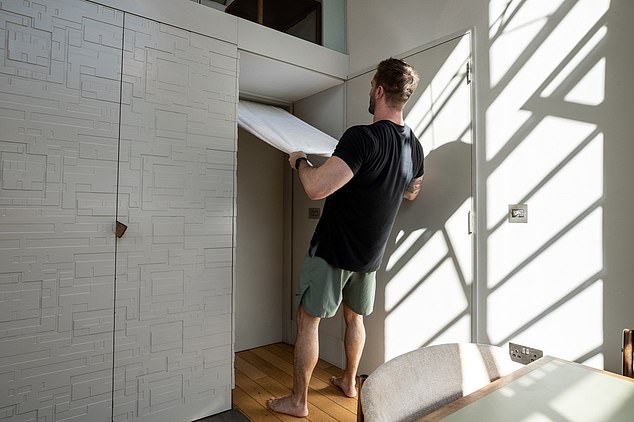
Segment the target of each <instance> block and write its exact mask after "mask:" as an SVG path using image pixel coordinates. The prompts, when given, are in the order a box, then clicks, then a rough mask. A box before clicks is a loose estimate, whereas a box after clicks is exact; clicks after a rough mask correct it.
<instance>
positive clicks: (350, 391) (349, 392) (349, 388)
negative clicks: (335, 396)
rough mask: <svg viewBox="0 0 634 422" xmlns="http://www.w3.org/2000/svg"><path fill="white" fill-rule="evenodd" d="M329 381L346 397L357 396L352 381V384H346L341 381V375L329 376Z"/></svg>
mask: <svg viewBox="0 0 634 422" xmlns="http://www.w3.org/2000/svg"><path fill="white" fill-rule="evenodd" d="M330 383H331V384H332V385H334V386H335V387H338V388H339V389H340V390H341V391H342V392H343V394H345V395H346V396H348V397H356V396H357V389H356V388H355V384H354V383H353V384H352V385H347V384H345V383H344V382H343V378H341V377H331V378H330Z"/></svg>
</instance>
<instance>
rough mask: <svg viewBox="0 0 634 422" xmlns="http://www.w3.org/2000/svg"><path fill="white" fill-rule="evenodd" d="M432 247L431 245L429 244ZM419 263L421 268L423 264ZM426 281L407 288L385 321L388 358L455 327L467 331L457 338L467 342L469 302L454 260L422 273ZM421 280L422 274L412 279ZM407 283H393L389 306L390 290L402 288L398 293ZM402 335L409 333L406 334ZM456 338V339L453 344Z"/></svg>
mask: <svg viewBox="0 0 634 422" xmlns="http://www.w3.org/2000/svg"><path fill="white" fill-rule="evenodd" d="M430 247H431V245H430ZM421 264H422V262H419V263H418V265H421ZM423 276H424V277H426V279H425V280H424V281H423V282H422V283H418V282H417V283H415V284H414V286H412V287H413V288H412V289H411V290H410V289H407V290H408V291H407V292H406V293H407V294H406V295H404V296H401V295H400V294H399V297H401V300H402V301H401V302H399V303H398V306H396V307H394V306H389V305H388V307H390V308H393V309H392V311H391V312H390V313H389V314H388V315H387V317H386V319H385V359H386V360H387V359H391V358H393V357H395V355H399V354H401V353H403V351H404V350H413V349H416V348H418V347H421V346H422V345H424V344H427V343H428V342H429V341H430V340H432V339H433V338H434V336H437V335H439V334H440V333H443V334H445V335H446V334H447V333H446V332H445V331H453V333H456V331H457V330H456V329H453V330H452V327H453V326H454V325H456V324H457V325H458V329H459V330H464V331H463V332H462V333H461V334H462V335H459V336H458V337H457V338H461V339H468V338H469V336H470V332H471V328H470V324H465V323H464V318H463V317H464V316H465V315H466V313H467V309H468V306H469V302H468V300H467V298H466V297H465V292H464V290H463V289H462V286H461V283H460V280H458V279H457V278H456V269H455V266H454V265H453V263H452V262H451V260H449V259H445V260H443V262H442V264H441V265H440V266H439V267H437V268H435V269H433V271H432V272H430V273H427V274H423ZM413 278H414V279H415V280H420V275H417V276H414V277H413ZM405 281H406V280H394V279H393V280H391V281H390V283H389V285H388V289H387V291H386V295H385V296H386V303H388V302H390V303H391V304H392V305H394V303H393V301H394V297H391V298H390V299H388V296H391V292H390V291H389V290H390V287H391V286H394V285H399V287H400V288H399V293H400V292H402V290H403V289H404V288H405V287H404V286H401V285H400V283H401V282H405ZM403 333H410V334H409V335H404V334H403ZM455 339H456V337H454V341H456V340H455Z"/></svg>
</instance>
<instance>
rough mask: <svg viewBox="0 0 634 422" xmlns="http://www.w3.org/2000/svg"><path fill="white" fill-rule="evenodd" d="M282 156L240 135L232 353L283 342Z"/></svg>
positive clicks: (260, 142)
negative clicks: (233, 342)
mask: <svg viewBox="0 0 634 422" xmlns="http://www.w3.org/2000/svg"><path fill="white" fill-rule="evenodd" d="M286 167H287V164H286V156H285V155H284V154H283V153H282V152H280V151H278V150H276V149H275V148H273V147H272V146H270V145H268V144H266V143H264V142H262V141H261V140H260V139H258V138H256V137H255V136H253V135H251V134H250V133H249V132H246V131H244V130H242V129H240V130H238V188H237V197H238V198H237V224H236V225H237V243H236V283H235V304H236V305H235V319H236V323H235V338H236V344H235V348H236V351H240V350H245V349H251V348H253V347H258V346H263V345H266V344H271V343H277V342H280V341H282V327H283V322H284V321H283V319H282V309H283V304H282V300H283V299H286V300H288V297H289V295H288V294H285V291H284V276H285V269H284V234H285V226H286V224H287V223H286V222H285V220H284V218H285V216H286V215H285V211H284V209H285V208H286V207H288V206H290V204H286V203H285V196H284V171H285V170H286Z"/></svg>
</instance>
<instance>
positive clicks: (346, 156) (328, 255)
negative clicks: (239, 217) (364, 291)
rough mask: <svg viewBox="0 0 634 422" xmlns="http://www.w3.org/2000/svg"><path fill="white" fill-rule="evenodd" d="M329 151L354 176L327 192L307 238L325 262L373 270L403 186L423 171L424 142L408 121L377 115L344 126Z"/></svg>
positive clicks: (383, 250) (381, 253) (377, 261)
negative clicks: (397, 121)
mask: <svg viewBox="0 0 634 422" xmlns="http://www.w3.org/2000/svg"><path fill="white" fill-rule="evenodd" d="M333 156H337V157H339V158H341V159H342V160H343V161H345V162H346V164H348V166H349V167H350V169H351V170H352V172H353V173H354V176H353V177H352V179H351V180H350V181H349V182H348V183H346V184H345V185H344V186H343V187H341V188H340V189H339V190H337V191H336V192H334V193H333V194H332V195H330V196H329V197H328V198H326V204H325V205H324V210H323V213H322V216H321V218H320V220H319V223H318V224H317V228H316V229H315V234H314V235H313V239H312V241H311V244H312V245H315V244H316V243H318V247H317V251H316V255H317V256H319V257H321V258H323V259H325V260H326V261H327V262H328V263H330V265H333V266H335V267H338V268H342V269H345V270H349V271H357V272H371V271H376V270H377V269H378V268H379V267H380V265H381V261H382V259H383V254H384V252H385V246H386V244H387V240H388V237H389V235H390V231H391V230H392V226H393V225H394V220H395V219H396V214H397V213H398V209H399V207H400V205H401V202H402V200H403V194H404V193H405V189H406V188H407V185H408V184H409V183H410V182H411V181H412V179H414V178H416V177H420V176H422V174H423V148H422V147H421V145H420V143H419V142H418V139H417V138H416V135H414V133H413V132H412V130H411V129H410V128H409V127H408V126H399V125H397V124H395V123H393V122H391V121H388V120H381V121H378V122H375V123H374V124H371V125H368V126H353V127H351V128H349V129H348V130H346V132H345V133H344V134H343V136H342V137H341V140H340V141H339V143H338V144H337V148H336V149H335V152H334V153H333Z"/></svg>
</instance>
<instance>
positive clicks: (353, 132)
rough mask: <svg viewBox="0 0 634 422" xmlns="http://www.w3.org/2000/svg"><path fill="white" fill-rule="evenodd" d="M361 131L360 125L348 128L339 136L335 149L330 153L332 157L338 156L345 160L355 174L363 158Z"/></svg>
mask: <svg viewBox="0 0 634 422" xmlns="http://www.w3.org/2000/svg"><path fill="white" fill-rule="evenodd" d="M362 139H363V133H362V130H361V128H360V127H358V126H353V127H351V128H348V130H346V131H345V132H344V134H343V135H342V136H341V139H340V140H339V143H338V144H337V147H336V148H335V151H334V152H333V153H332V155H333V156H334V157H339V158H341V159H342V160H343V161H345V162H346V164H347V165H348V167H350V170H352V173H353V174H357V172H358V171H359V169H360V168H361V165H362V164H363V159H364V148H363V147H364V142H362Z"/></svg>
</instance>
